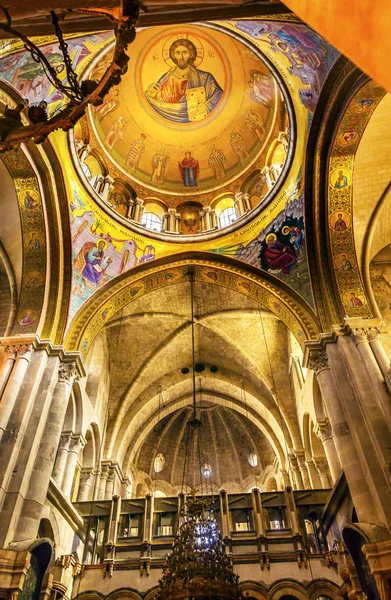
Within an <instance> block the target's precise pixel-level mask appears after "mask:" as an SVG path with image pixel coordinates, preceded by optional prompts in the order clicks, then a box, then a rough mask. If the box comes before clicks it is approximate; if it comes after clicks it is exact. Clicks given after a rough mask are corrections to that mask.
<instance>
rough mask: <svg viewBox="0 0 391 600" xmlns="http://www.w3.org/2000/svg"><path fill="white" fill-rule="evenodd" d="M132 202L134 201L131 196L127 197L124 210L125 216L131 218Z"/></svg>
mask: <svg viewBox="0 0 391 600" xmlns="http://www.w3.org/2000/svg"><path fill="white" fill-rule="evenodd" d="M134 203H135V201H134V200H133V198H129V199H128V203H127V205H126V212H125V217H126V218H127V219H132V218H133V216H132V215H133V210H134Z"/></svg>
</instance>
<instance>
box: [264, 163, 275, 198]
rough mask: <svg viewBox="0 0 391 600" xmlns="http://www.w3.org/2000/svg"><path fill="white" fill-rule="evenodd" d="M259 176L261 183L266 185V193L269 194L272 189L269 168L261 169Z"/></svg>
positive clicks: (272, 183)
mask: <svg viewBox="0 0 391 600" xmlns="http://www.w3.org/2000/svg"><path fill="white" fill-rule="evenodd" d="M261 176H262V179H263V181H264V182H265V183H266V185H267V190H268V192H270V190H271V189H272V187H273V185H274V182H273V180H272V176H271V173H270V169H269V167H267V166H265V167H263V169H262V171H261Z"/></svg>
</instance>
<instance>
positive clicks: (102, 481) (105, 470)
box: [97, 465, 109, 500]
mask: <svg viewBox="0 0 391 600" xmlns="http://www.w3.org/2000/svg"><path fill="white" fill-rule="evenodd" d="M108 476H109V467H108V465H102V467H101V470H100V477H99V485H98V498H97V499H98V500H104V499H105V493H106V483H107V478H108Z"/></svg>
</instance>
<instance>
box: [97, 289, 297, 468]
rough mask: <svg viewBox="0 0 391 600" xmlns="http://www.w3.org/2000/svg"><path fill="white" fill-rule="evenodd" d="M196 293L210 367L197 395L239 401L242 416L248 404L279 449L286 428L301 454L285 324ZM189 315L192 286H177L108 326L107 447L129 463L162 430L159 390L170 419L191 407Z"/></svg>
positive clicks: (233, 299) (219, 294) (201, 349)
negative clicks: (214, 368) (152, 434)
mask: <svg viewBox="0 0 391 600" xmlns="http://www.w3.org/2000/svg"><path fill="white" fill-rule="evenodd" d="M194 288H195V294H194V312H195V321H196V325H195V347H196V362H202V363H204V364H205V366H206V368H205V370H204V371H203V372H202V373H200V374H199V375H197V382H196V383H197V388H199V386H202V388H203V389H204V390H205V393H206V394H207V397H208V398H209V399H210V400H211V401H212V402H217V403H220V404H221V403H222V404H227V402H234V403H235V405H237V406H239V407H241V410H242V414H243V413H245V411H246V406H247V405H246V406H245V404H246V403H247V402H248V406H247V408H248V410H249V411H250V418H251V419H252V420H254V422H255V421H257V423H258V426H260V424H261V423H263V427H264V428H266V429H267V428H269V434H270V435H274V436H277V438H278V439H279V441H278V440H277V438H276V439H275V442H274V443H275V444H276V443H278V444H280V447H281V448H282V446H283V445H284V444H285V442H284V439H283V435H282V434H281V431H282V430H281V427H282V428H283V429H286V431H285V434H286V437H287V445H288V446H289V447H292V446H295V447H300V439H299V438H300V436H299V430H298V426H297V422H296V417H295V406H294V397H293V393H292V389H291V384H290V378H289V369H290V365H289V356H290V351H291V350H290V337H289V334H288V332H287V329H286V327H285V325H284V324H283V323H282V322H281V321H279V320H278V319H276V317H275V316H273V315H272V314H271V313H269V312H267V311H265V312H262V315H261V314H260V311H259V307H258V306H257V305H256V304H255V303H254V302H253V301H252V300H250V299H248V298H246V297H245V296H243V295H242V294H239V293H236V292H234V291H231V290H227V289H224V288H220V287H217V286H212V285H208V284H206V283H198V282H197V283H196V284H195V286H194ZM190 310H191V309H190V284H188V283H185V284H178V285H173V286H170V287H169V288H166V289H164V290H156V291H155V292H153V293H150V294H147V295H146V296H144V297H143V298H142V299H140V301H137V300H135V301H133V302H132V303H131V304H130V305H129V306H128V307H127V308H126V309H125V310H124V311H123V314H122V315H118V314H117V315H116V316H115V317H114V318H112V319H111V320H110V321H109V322H108V324H107V326H106V329H105V335H106V338H107V348H108V351H107V354H108V357H109V376H110V382H111V384H110V393H109V431H110V435H109V438H108V447H109V448H111V449H112V450H115V452H119V451H120V452H121V455H124V453H128V459H129V460H132V457H133V456H134V453H137V451H138V449H139V448H140V444H142V443H143V439H144V437H145V436H146V435H147V434H148V432H149V431H150V430H151V429H152V428H153V427H154V425H155V424H156V419H157V418H158V417H157V413H158V410H159V391H160V390H161V391H162V397H163V402H164V403H165V407H166V410H167V411H168V412H167V414H170V413H172V412H174V411H175V410H177V409H178V408H179V407H180V406H185V405H187V404H188V403H189V402H190V400H191V391H192V378H191V372H189V373H188V374H182V373H181V369H182V368H183V367H188V368H190V369H191V360H192V357H191V326H190V325H191V319H190V314H191V313H190ZM212 365H215V366H217V367H218V372H217V373H212V372H211V371H210V367H211V366H212ZM243 386H244V388H245V391H246V398H245V397H244V392H243ZM283 421H284V424H283ZM144 429H145V431H144ZM266 429H265V431H266ZM265 431H264V432H265ZM269 434H268V435H269ZM120 449H121V450H120ZM274 451H276V447H275V446H274Z"/></svg>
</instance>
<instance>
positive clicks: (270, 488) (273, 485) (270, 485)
mask: <svg viewBox="0 0 391 600" xmlns="http://www.w3.org/2000/svg"><path fill="white" fill-rule="evenodd" d="M277 490H278V484H277V480H276V478H275V477H274V476H271V477H269V478H268V479H267V481H266V491H267V492H276V491H277Z"/></svg>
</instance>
